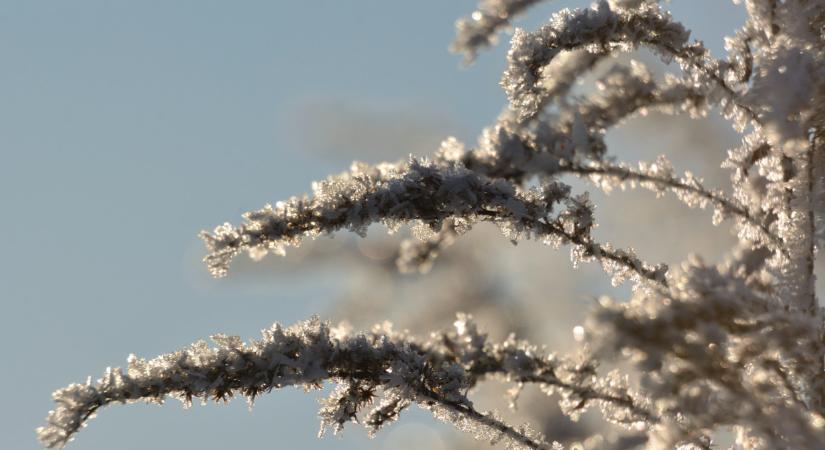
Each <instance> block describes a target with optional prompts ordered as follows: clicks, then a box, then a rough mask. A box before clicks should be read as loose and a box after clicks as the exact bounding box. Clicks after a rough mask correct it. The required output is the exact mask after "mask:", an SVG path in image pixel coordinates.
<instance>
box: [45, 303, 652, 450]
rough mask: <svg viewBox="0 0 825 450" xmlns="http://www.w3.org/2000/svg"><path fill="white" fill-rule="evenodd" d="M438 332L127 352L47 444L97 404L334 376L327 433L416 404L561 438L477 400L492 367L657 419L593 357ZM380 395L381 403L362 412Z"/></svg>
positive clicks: (324, 414)
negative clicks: (573, 360)
mask: <svg viewBox="0 0 825 450" xmlns="http://www.w3.org/2000/svg"><path fill="white" fill-rule="evenodd" d="M434 336H435V337H434V338H431V339H430V340H429V341H417V340H415V339H414V338H412V337H410V336H407V335H405V334H403V333H397V332H393V331H392V330H390V329H388V328H384V329H376V331H373V332H371V333H361V334H349V333H346V332H344V331H343V330H341V329H333V328H330V327H329V325H328V324H327V323H324V322H321V321H320V320H318V318H313V319H311V320H309V321H305V322H301V323H298V324H296V325H293V326H291V327H288V328H282V327H281V326H280V325H278V324H275V325H273V326H272V327H271V328H269V329H266V330H264V331H263V337H262V339H260V340H257V341H254V340H253V341H250V342H249V343H244V342H242V341H241V340H240V338H238V337H237V336H226V335H215V336H212V340H213V341H214V342H215V344H216V346H214V347H210V346H209V345H208V344H207V343H206V342H204V341H199V342H196V343H194V344H192V345H190V346H189V347H187V348H185V349H183V350H180V351H177V352H174V353H170V354H166V355H161V356H159V357H157V358H154V359H152V360H148V361H147V360H144V359H139V358H137V357H135V356H134V355H131V356H129V366H128V368H127V369H126V370H125V371H124V370H122V369H120V368H115V369H112V368H108V369H107V370H106V372H105V374H104V376H103V377H102V378H100V379H99V380H97V382H95V383H92V382H91V380H90V381H87V383H85V384H73V385H70V386H68V387H66V388H64V389H60V390H58V391H56V392H55V393H54V399H55V402H56V403H57V408H56V409H55V410H53V411H51V412H50V413H49V416H48V418H47V422H48V425H47V426H44V427H41V428H39V429H38V437H39V439H40V441H41V442H42V443H43V444H44V445H45V446H46V447H49V448H54V447H62V446H63V445H64V444H66V443H67V442H68V441H69V440H71V439H72V438H73V436H74V435H75V434H76V433H77V432H78V431H79V430H80V429H81V428H82V427H83V426H85V424H86V422H87V421H88V420H89V419H90V418H91V417H93V416H94V415H95V414H96V413H97V412H98V411H99V410H100V409H101V408H103V407H105V406H108V405H111V404H114V403H121V404H128V403H135V402H141V401H144V402H152V403H160V402H162V401H163V400H164V399H165V398H167V397H172V398H177V399H180V400H181V401H183V402H184V404H186V405H188V404H190V403H191V401H192V399H193V398H196V397H202V398H203V399H204V400H206V399H210V398H211V399H213V400H215V401H226V400H229V399H230V398H232V397H234V396H236V395H240V396H244V397H246V398H247V399H248V400H249V401H250V402H253V401H254V399H255V398H256V397H257V396H259V395H261V394H263V393H266V392H269V391H271V390H273V389H280V388H283V387H286V386H303V387H305V388H308V389H315V388H320V386H321V385H322V384H323V382H324V381H327V380H329V381H332V382H334V383H336V384H337V385H338V387H337V389H336V390H335V391H334V392H333V393H332V395H331V396H330V398H329V399H327V400H326V401H325V402H324V405H323V406H322V408H321V412H320V416H321V421H322V424H321V425H322V431H323V429H324V428H328V427H331V428H333V429H334V430H335V431H336V432H338V431H341V430H342V429H343V426H344V424H345V423H347V422H350V421H353V420H354V419H356V418H357V416H358V415H361V414H363V415H364V416H365V418H364V420H363V422H364V424H365V426H366V427H367V428H368V429H369V430H370V433H374V432H375V431H377V430H379V429H380V428H382V427H383V426H386V425H388V424H389V423H391V422H393V421H394V420H396V419H397V418H398V416H399V414H400V413H401V412H402V411H403V410H404V409H406V408H407V407H409V406H410V405H411V404H413V403H417V404H420V405H421V406H422V407H424V408H427V409H430V410H432V411H433V413H434V414H435V415H436V416H437V417H439V418H441V419H444V420H447V421H449V422H452V423H456V424H457V425H458V426H459V428H464V429H466V431H469V432H471V433H473V434H475V435H476V437H478V438H480V439H484V440H492V441H501V440H506V441H508V442H510V443H511V444H513V445H512V447H513V448H529V449H549V448H551V447H552V448H553V449H557V448H560V447H559V446H558V444H553V445H552V446H551V445H550V444H547V443H546V442H545V441H544V438H543V437H542V436H541V435H540V434H538V433H537V432H533V431H529V430H528V429H526V428H524V427H520V428H518V429H517V428H516V427H512V426H510V425H508V424H506V423H504V422H502V421H501V420H500V419H498V418H497V417H496V416H495V415H494V414H490V413H480V412H478V411H477V410H476V409H474V407H473V404H472V402H471V401H470V400H469V399H468V398H467V396H466V393H467V390H468V389H469V388H471V387H473V386H475V385H476V384H478V383H479V382H481V381H483V380H484V379H486V378H487V377H491V376H506V377H508V378H509V379H511V380H519V381H522V382H528V383H537V384H540V385H546V386H548V387H552V388H553V389H556V390H558V391H559V392H561V393H562V395H563V397H565V396H566V397H565V398H566V399H567V400H570V399H574V401H575V402H576V404H577V406H576V408H577V409H579V410H581V409H583V408H585V407H586V406H587V405H589V404H591V403H601V404H604V405H607V406H609V408H605V411H609V417H610V418H612V419H614V420H620V421H627V420H630V419H635V420H641V419H650V418H651V416H650V413H649V412H648V411H647V410H646V409H644V408H643V407H641V406H639V405H637V404H636V403H635V402H636V400H634V399H633V396H632V394H631V393H629V392H628V391H627V390H626V388H624V387H622V386H620V385H617V384H616V383H615V382H614V381H613V380H601V379H599V378H598V377H596V376H595V373H594V372H593V370H592V369H593V367H592V366H590V365H587V364H578V365H573V364H567V366H568V367H565V364H566V363H565V360H564V359H560V358H558V357H556V356H555V355H545V354H543V353H542V352H540V351H538V350H537V349H536V348H535V347H533V346H531V345H529V344H527V343H525V342H519V341H515V340H513V339H511V340H509V341H506V342H504V343H502V344H495V343H491V342H488V341H487V339H486V336H485V335H483V334H480V333H479V332H478V331H477V330H476V327H475V324H474V323H473V322H472V321H471V319H470V318H469V317H467V316H460V317H459V320H458V321H456V329H455V330H453V331H450V332H444V333H440V334H435V335H434ZM377 399H379V400H380V401H378V402H377V406H376V407H375V408H373V409H372V410H370V411H365V407H366V406H367V405H368V404H370V403H373V402H375V400H377ZM564 401H566V400H563V402H564Z"/></svg>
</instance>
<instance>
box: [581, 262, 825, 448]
mask: <svg viewBox="0 0 825 450" xmlns="http://www.w3.org/2000/svg"><path fill="white" fill-rule="evenodd" d="M739 268H740V265H739V263H735V264H732V265H730V266H727V267H721V268H715V267H708V266H706V265H704V264H703V263H701V262H700V261H692V262H690V263H686V264H685V266H684V267H683V268H682V270H681V271H679V272H678V273H676V274H674V275H673V276H672V278H671V287H670V288H669V289H667V290H659V291H658V292H654V293H652V294H651V291H648V292H644V293H642V292H640V293H638V294H637V296H636V297H634V299H633V300H632V301H631V302H629V303H614V302H612V301H609V300H605V301H603V302H602V304H601V305H602V306H601V307H600V308H599V309H598V310H597V311H596V313H595V315H594V316H593V321H592V322H591V323H590V330H591V333H592V335H593V336H594V337H595V340H596V341H597V342H601V344H600V345H601V348H602V351H603V352H604V353H603V354H604V355H605V356H608V355H616V354H619V353H621V352H624V353H625V354H629V355H631V358H632V359H633V360H634V361H635V362H636V364H637V365H638V367H639V369H640V373H642V374H643V383H644V384H645V386H646V393H647V394H648V395H650V396H651V398H652V400H653V401H654V404H656V405H657V409H658V411H657V413H659V414H663V415H668V414H669V413H676V412H678V414H679V415H680V417H681V421H680V424H679V426H678V427H676V428H672V427H671V426H664V427H662V428H661V429H660V430H659V431H656V433H657V434H659V437H658V439H660V440H661V441H662V446H661V448H671V446H672V445H675V444H676V442H677V441H680V440H682V439H687V438H690V437H691V436H692V437H695V436H694V435H693V434H692V433H696V432H701V430H707V429H713V428H716V427H719V426H730V425H741V426H748V427H751V428H752V430H753V431H754V432H755V433H756V434H757V435H758V439H760V440H761V442H762V444H764V445H767V446H768V448H816V447H817V446H818V445H819V443H821V442H823V440H825V428H823V427H825V418H824V417H823V416H822V415H821V414H819V413H816V412H814V411H810V410H808V409H807V407H806V404H807V402H808V401H810V400H811V398H809V397H806V394H804V393H805V392H810V391H809V389H810V388H811V386H810V385H808V384H807V383H808V382H807V381H806V380H809V379H810V377H809V375H810V371H812V370H816V369H815V368H816V367H818V366H819V363H818V361H820V360H821V359H822V357H823V347H822V345H821V343H820V342H819V333H818V329H819V326H820V323H821V320H822V318H821V316H818V317H816V318H812V317H810V316H809V315H807V314H805V313H788V311H786V310H785V309H784V308H783V307H782V305H777V304H776V303H775V302H773V301H772V300H771V299H770V298H769V297H768V296H766V295H765V294H763V293H760V292H758V291H755V290H753V289H751V288H750V287H749V285H748V282H747V281H746V278H743V277H740V275H736V274H735V273H734V272H733V271H732V270H733V269H736V270H737V271H739V270H740V269H739ZM753 269H754V267H751V269H750V270H753ZM740 273H742V272H740ZM745 274H747V273H745ZM608 357H609V356H608ZM818 376H821V374H818ZM690 430H692V431H690ZM685 433H687V434H685ZM657 448H658V447H657Z"/></svg>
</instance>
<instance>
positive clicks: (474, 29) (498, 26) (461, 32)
mask: <svg viewBox="0 0 825 450" xmlns="http://www.w3.org/2000/svg"><path fill="white" fill-rule="evenodd" d="M540 1H542V0H481V2H480V3H479V5H478V9H477V10H475V11H473V13H472V14H471V15H470V16H469V17H462V18H460V19H458V20H457V21H456V23H455V28H456V36H455V40H454V41H453V43H452V44H451V45H450V50H452V51H454V52H456V53H463V54H464V62H465V63H471V62H473V61H474V60H475V58H476V55H477V54H478V52H479V50H481V49H483V48H485V47H489V46H491V45H495V44H496V41H497V39H498V38H497V37H496V34H497V33H498V32H499V31H501V30H502V29H504V28H506V27H508V26H510V21H511V20H512V18H513V17H514V16H516V15H518V14H520V13H522V12H524V11H525V10H527V9H528V8H530V7H531V6H533V5H535V4H536V3H539V2H540Z"/></svg>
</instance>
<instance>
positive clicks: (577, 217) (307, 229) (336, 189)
mask: <svg viewBox="0 0 825 450" xmlns="http://www.w3.org/2000/svg"><path fill="white" fill-rule="evenodd" d="M314 191H315V192H314V196H313V197H312V198H311V199H310V198H308V197H293V198H292V199H290V200H289V201H287V202H280V203H278V204H277V205H276V206H275V207H271V206H267V207H265V208H264V209H262V210H260V211H255V212H251V213H247V214H245V215H244V217H245V219H246V222H245V223H243V224H242V225H240V226H238V227H234V226H232V225H229V224H224V225H221V226H219V227H217V228H215V230H214V232H213V233H212V234H210V233H207V232H203V233H201V237H202V238H203V239H204V241H205V242H206V245H207V247H208V248H209V251H210V254H209V255H207V256H206V258H204V261H205V262H206V263H207V265H208V266H209V269H210V271H211V272H212V273H213V275H215V276H223V275H225V274H226V272H227V270H228V265H229V262H230V261H231V260H232V258H234V257H235V256H237V255H238V254H240V253H241V252H244V251H246V252H248V253H249V254H250V256H251V257H253V258H260V257H262V256H264V255H265V254H266V253H267V252H270V251H272V252H275V253H283V251H284V247H285V246H287V245H298V244H299V243H300V241H301V239H302V237H304V236H310V237H314V236H317V235H319V234H321V233H331V232H333V231H336V230H340V229H348V230H351V231H354V232H356V233H359V234H361V235H363V234H365V233H366V229H367V227H368V226H369V225H370V224H371V223H375V222H382V223H384V224H386V225H387V226H389V227H390V228H391V229H393V228H395V227H398V226H400V225H401V224H402V223H406V222H413V221H415V222H417V223H420V224H423V226H426V227H429V228H430V229H432V230H438V229H439V228H440V227H441V226H442V224H443V223H444V221H446V220H450V219H453V220H455V219H458V220H462V221H465V222H466V223H470V224H472V223H475V222H481V221H486V222H492V223H495V224H496V225H498V226H499V228H500V229H501V230H502V232H504V233H505V235H506V236H507V237H508V238H510V239H511V240H516V239H520V238H533V239H537V240H541V241H543V242H545V243H547V244H551V245H553V246H559V245H562V244H568V243H571V244H573V245H574V247H573V252H572V253H573V256H574V262H577V261H579V260H584V261H589V260H592V259H596V260H599V261H601V262H602V265H603V267H604V268H605V269H606V270H608V272H609V273H611V274H612V275H613V278H614V281H616V282H618V281H617V280H623V279H626V278H631V279H633V280H634V281H635V282H636V283H637V284H638V283H640V282H642V281H649V282H654V283H660V284H665V283H666V280H665V273H666V271H667V267H666V266H664V265H662V264H659V265H656V266H652V265H650V264H648V263H646V262H644V261H642V260H640V259H639V258H638V257H636V256H635V254H633V252H632V250H626V251H624V250H614V249H612V247H610V246H609V245H602V244H599V243H596V242H594V241H593V238H592V237H591V234H590V231H591V229H592V226H593V223H594V222H593V210H592V205H591V204H590V202H589V200H587V197H586V196H580V197H572V196H571V195H570V188H569V187H568V186H566V185H563V184H560V183H556V182H550V183H547V184H545V185H544V186H543V187H542V188H541V189H532V190H527V191H525V190H522V189H521V188H519V187H517V186H515V185H513V184H511V183H509V182H508V181H506V180H502V179H488V178H486V177H484V176H482V175H479V174H477V173H475V172H473V171H470V170H468V169H467V168H465V167H464V166H463V165H461V164H460V163H457V162H450V161H440V162H427V161H419V160H416V159H411V160H410V161H409V162H408V163H398V164H381V165H378V166H369V165H365V164H360V165H359V164H356V165H354V167H353V169H352V171H351V172H348V173H344V174H342V175H339V176H334V177H329V178H327V180H326V181H324V182H320V183H316V184H315V186H314ZM560 203H561V204H565V205H566V209H565V210H564V211H561V212H560V213H558V214H557V215H555V216H554V215H553V214H552V213H553V207H554V205H555V204H560Z"/></svg>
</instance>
